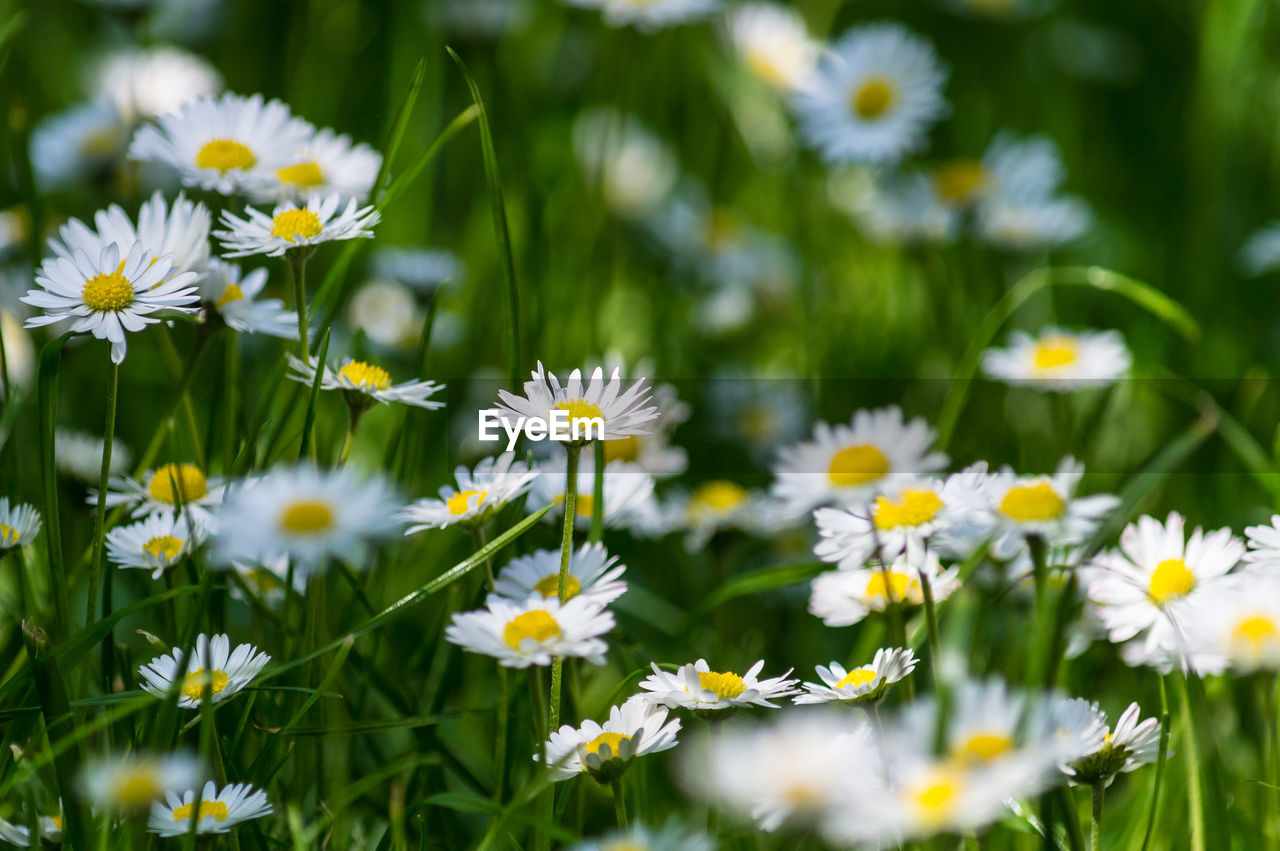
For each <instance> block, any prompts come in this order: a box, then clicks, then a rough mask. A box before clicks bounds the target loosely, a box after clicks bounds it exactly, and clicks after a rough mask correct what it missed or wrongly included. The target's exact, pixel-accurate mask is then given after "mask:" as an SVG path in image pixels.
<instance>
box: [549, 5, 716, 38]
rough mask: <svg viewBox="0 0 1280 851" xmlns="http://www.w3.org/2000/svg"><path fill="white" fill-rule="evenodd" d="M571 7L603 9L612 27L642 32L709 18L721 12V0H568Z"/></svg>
mask: <svg viewBox="0 0 1280 851" xmlns="http://www.w3.org/2000/svg"><path fill="white" fill-rule="evenodd" d="M565 2H566V3H568V4H569V5H571V6H584V7H586V8H589V9H599V10H600V13H601V15H602V16H603V17H604V22H605V23H606V24H608V25H609V26H611V27H624V26H632V27H635V28H636V29H638V30H641V31H642V32H654V31H656V30H660V29H663V28H665V27H670V26H675V25H677V24H684V23H688V22H690V21H695V20H699V19H701V18H705V17H708V16H709V15H711V14H713V13H714V12H715V11H716V10H717V9H719V8H720V0H643V2H636V0H565Z"/></svg>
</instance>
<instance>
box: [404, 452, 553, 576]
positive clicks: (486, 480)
mask: <svg viewBox="0 0 1280 851" xmlns="http://www.w3.org/2000/svg"><path fill="white" fill-rule="evenodd" d="M537 475H538V474H537V473H536V472H534V471H533V470H530V469H529V467H528V466H527V465H525V463H524V462H523V461H517V460H516V456H515V453H514V452H503V453H502V454H501V455H498V456H496V457H490V458H485V459H484V460H482V461H481V462H480V463H478V464H476V466H475V468H474V469H471V470H468V469H467V468H466V467H458V468H457V469H455V470H454V471H453V477H454V480H455V481H456V482H457V483H458V486H457V487H456V488H455V487H450V486H449V485H445V486H443V487H441V488H440V496H439V498H438V499H430V498H428V499H420V500H418V501H417V502H414V503H412V504H410V505H409V506H407V507H406V508H405V509H404V511H403V512H401V515H400V517H401V519H402V520H404V521H405V522H407V523H409V524H410V525H409V528H408V529H406V530H405V534H406V535H412V534H413V533H414V532H422V531H425V530H427V529H444V528H446V527H448V526H452V525H454V524H455V523H461V524H464V525H475V524H479V523H484V522H485V521H487V520H488V519H489V518H491V517H492V516H493V515H494V514H496V513H497V512H499V511H501V510H502V509H503V508H504V507H505V506H506V505H507V504H508V503H510V502H511V501H512V500H514V499H516V498H518V497H520V496H521V495H522V494H524V493H525V492H527V491H528V490H529V486H530V485H531V484H532V483H533V480H534V479H535V478H537ZM558 569H559V566H558V563H557V570H558Z"/></svg>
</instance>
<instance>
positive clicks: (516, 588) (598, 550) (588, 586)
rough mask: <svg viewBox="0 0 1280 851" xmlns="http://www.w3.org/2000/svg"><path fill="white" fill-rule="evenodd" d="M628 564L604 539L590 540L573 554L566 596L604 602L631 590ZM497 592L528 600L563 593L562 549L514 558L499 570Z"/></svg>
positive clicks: (508, 597) (606, 602)
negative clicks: (625, 577) (626, 576)
mask: <svg viewBox="0 0 1280 851" xmlns="http://www.w3.org/2000/svg"><path fill="white" fill-rule="evenodd" d="M626 571H627V567H626V565H624V564H620V563H619V562H618V557H617V556H611V555H609V552H608V551H607V550H606V549H605V548H604V544H601V543H594V544H592V543H587V544H583V545H582V546H580V547H578V549H577V550H576V551H574V552H573V553H571V554H570V557H569V576H568V582H567V584H566V589H565V599H566V600H572V599H574V598H576V597H582V598H583V599H586V600H589V601H591V602H593V603H598V604H600V605H601V606H604V605H607V604H609V603H612V602H613V601H614V600H616V599H618V598H619V597H621V596H622V595H623V594H625V593H626V592H627V583H626V582H623V581H622V574H624V573H626ZM493 592H494V593H495V594H497V595H498V596H499V597H506V598H507V599H509V600H527V599H528V598H529V595H531V594H541V595H542V596H543V597H557V596H558V595H559V593H560V550H534V551H533V552H532V553H530V554H529V555H525V556H519V557H518V558H514V559H512V560H511V561H510V563H508V564H507V566H506V567H504V568H502V570H501V571H500V572H499V573H498V576H497V578H496V579H495V580H494V583H493Z"/></svg>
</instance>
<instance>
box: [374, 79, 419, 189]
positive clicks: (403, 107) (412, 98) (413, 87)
mask: <svg viewBox="0 0 1280 851" xmlns="http://www.w3.org/2000/svg"><path fill="white" fill-rule="evenodd" d="M426 75H427V58H426V57H425V56H424V57H422V58H421V59H419V60H418V65H417V67H415V68H414V69H413V78H412V79H411V80H410V81H409V91H407V92H405V96H404V100H402V101H401V102H400V108H399V109H397V110H396V117H395V118H394V119H393V120H392V122H391V129H390V132H388V134H387V143H386V144H385V145H383V146H382V165H381V166H379V167H378V177H377V179H375V180H374V181H373V187H374V189H373V193H372V194H373V196H374V197H377V194H378V192H379V191H381V190H382V189H383V188H384V186H385V184H386V181H387V178H388V177H390V175H391V164H392V163H393V162H395V159H396V154H398V153H399V152H400V143H401V142H403V141H404V134H405V131H406V130H408V129H409V119H410V118H412V117H413V108H414V106H416V105H417V103H418V94H419V92H421V91H422V80H423V79H424V78H425V77H426Z"/></svg>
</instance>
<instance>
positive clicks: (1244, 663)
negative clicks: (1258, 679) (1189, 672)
mask: <svg viewBox="0 0 1280 851" xmlns="http://www.w3.org/2000/svg"><path fill="white" fill-rule="evenodd" d="M1215 584H1216V585H1218V586H1220V587H1219V588H1218V589H1216V590H1215V591H1214V593H1213V594H1212V595H1210V596H1208V597H1206V599H1205V600H1204V602H1203V603H1200V604H1197V608H1196V610H1195V616H1194V617H1193V618H1192V617H1189V618H1187V621H1188V622H1187V623H1186V628H1187V633H1188V636H1189V641H1190V643H1191V644H1192V645H1193V647H1194V650H1193V651H1192V656H1193V658H1197V659H1202V658H1204V657H1206V656H1207V657H1209V658H1211V659H1214V660H1217V659H1221V660H1225V662H1226V665H1227V666H1228V667H1229V668H1230V669H1231V670H1232V671H1235V672H1237V673H1239V674H1248V673H1252V672H1254V671H1274V670H1277V669H1280V575H1276V574H1271V573H1263V572H1258V571H1245V572H1241V573H1236V574H1233V575H1232V576H1230V577H1228V578H1226V579H1220V580H1218V581H1217V582H1216V583H1215Z"/></svg>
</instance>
